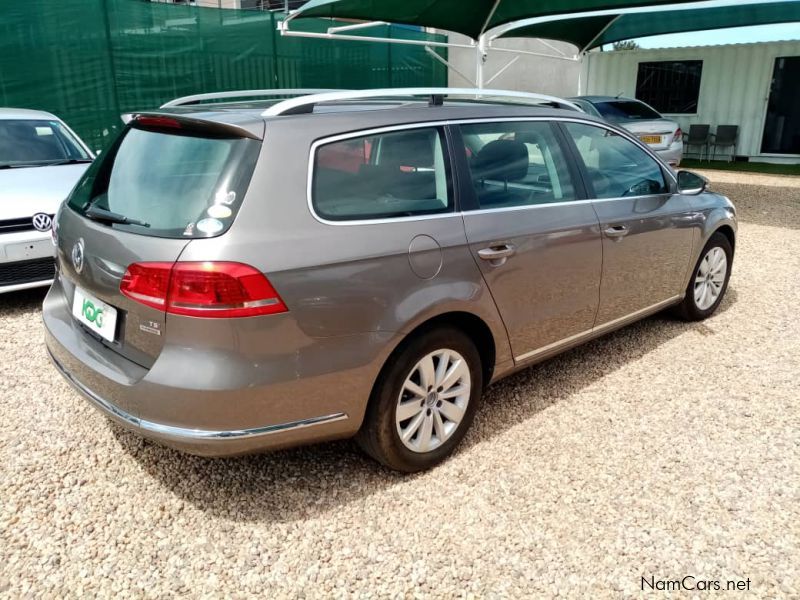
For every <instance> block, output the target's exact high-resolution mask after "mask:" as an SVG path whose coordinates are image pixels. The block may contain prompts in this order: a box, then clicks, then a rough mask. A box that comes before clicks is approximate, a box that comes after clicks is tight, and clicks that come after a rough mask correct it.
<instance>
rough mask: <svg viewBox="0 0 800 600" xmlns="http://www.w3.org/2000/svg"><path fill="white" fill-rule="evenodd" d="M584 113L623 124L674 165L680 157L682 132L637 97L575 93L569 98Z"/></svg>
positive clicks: (681, 155) (678, 163) (678, 126)
mask: <svg viewBox="0 0 800 600" xmlns="http://www.w3.org/2000/svg"><path fill="white" fill-rule="evenodd" d="M570 100H571V101H572V102H574V103H575V104H577V105H578V106H580V107H581V108H582V109H583V111H584V112H585V113H587V114H590V115H594V116H595V117H600V118H601V119H605V120H606V121H608V122H609V123H614V124H615V125H618V126H619V127H624V128H625V129H627V130H628V131H630V132H631V133H632V134H634V135H635V136H636V137H638V138H639V139H640V140H641V141H642V142H644V143H645V144H647V145H648V146H650V148H651V149H652V150H653V151H654V152H655V153H656V154H658V155H659V156H660V157H661V158H662V159H663V160H664V162H666V163H667V164H668V165H669V166H670V167H673V168H676V167H678V165H680V164H681V159H682V158H683V132H682V131H681V127H680V125H678V123H677V122H675V121H673V120H672V119H667V118H665V117H662V116H661V115H660V114H659V113H658V112H657V111H656V110H655V109H654V108H652V107H651V106H648V105H647V104H645V103H644V102H642V101H641V100H634V99H633V98H623V97H621V96H616V97H614V96H578V97H576V98H570Z"/></svg>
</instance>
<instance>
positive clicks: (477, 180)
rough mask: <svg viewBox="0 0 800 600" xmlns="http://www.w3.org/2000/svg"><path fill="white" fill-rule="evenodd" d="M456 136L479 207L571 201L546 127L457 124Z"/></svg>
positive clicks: (560, 159)
mask: <svg viewBox="0 0 800 600" xmlns="http://www.w3.org/2000/svg"><path fill="white" fill-rule="evenodd" d="M461 135H462V137H463V139H464V145H465V151H466V153H467V159H468V162H469V168H470V173H471V174H472V185H473V187H474V189H475V195H476V197H477V200H478V206H479V207H480V208H482V209H486V208H508V207H514V206H529V205H535V204H551V203H554V202H567V201H570V200H575V199H576V198H577V197H576V195H575V188H574V187H573V185H572V180H571V178H570V175H569V170H568V168H567V163H566V160H565V159H564V153H563V152H562V150H561V146H560V144H559V143H558V139H557V138H556V135H555V133H554V131H553V128H552V126H551V125H550V123H547V122H543V121H542V122H539V121H523V122H518V123H515V122H510V123H507V122H501V123H479V124H475V125H462V126H461Z"/></svg>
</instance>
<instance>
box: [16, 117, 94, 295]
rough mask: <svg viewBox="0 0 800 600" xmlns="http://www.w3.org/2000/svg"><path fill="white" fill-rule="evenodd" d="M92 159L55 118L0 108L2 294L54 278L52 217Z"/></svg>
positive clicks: (40, 283) (85, 149)
mask: <svg viewBox="0 0 800 600" xmlns="http://www.w3.org/2000/svg"><path fill="white" fill-rule="evenodd" d="M93 159H94V156H93V154H92V152H91V151H90V150H89V148H87V146H86V144H84V143H83V142H82V141H81V139H80V138H79V137H78V136H77V135H75V132H73V131H72V130H71V129H70V128H69V127H67V125H66V124H65V123H64V122H63V121H61V120H60V119H59V118H58V117H56V116H54V115H51V114H50V113H47V112H42V111H38V110H26V109H17V108H0V293H3V292H11V291H14V290H22V289H27V288H32V287H38V286H47V285H50V283H51V282H52V281H53V275H54V273H55V264H54V261H53V254H54V252H53V244H52V240H51V231H50V230H51V227H52V223H53V215H55V213H56V211H57V210H58V207H59V205H60V204H61V202H62V201H63V200H64V199H65V198H66V197H67V196H68V195H69V193H70V191H71V190H72V188H73V187H75V184H76V183H77V182H78V179H80V177H81V175H83V172H84V171H86V169H87V168H88V166H89V163H91V162H92V160H93Z"/></svg>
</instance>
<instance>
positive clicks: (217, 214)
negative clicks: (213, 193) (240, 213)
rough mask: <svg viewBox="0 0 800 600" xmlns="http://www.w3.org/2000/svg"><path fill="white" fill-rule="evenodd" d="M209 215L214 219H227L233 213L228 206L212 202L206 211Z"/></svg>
mask: <svg viewBox="0 0 800 600" xmlns="http://www.w3.org/2000/svg"><path fill="white" fill-rule="evenodd" d="M206 212H207V213H208V216H209V217H214V218H215V219H227V218H228V217H230V216H231V215H232V214H233V211H231V209H230V208H228V207H227V206H225V205H224V204H214V205H212V206H209V207H208V210H207V211H206Z"/></svg>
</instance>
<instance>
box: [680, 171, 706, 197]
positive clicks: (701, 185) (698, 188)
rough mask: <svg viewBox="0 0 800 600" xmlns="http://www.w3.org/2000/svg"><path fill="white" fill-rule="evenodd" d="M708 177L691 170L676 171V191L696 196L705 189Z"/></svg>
mask: <svg viewBox="0 0 800 600" xmlns="http://www.w3.org/2000/svg"><path fill="white" fill-rule="evenodd" d="M707 186H708V179H706V178H705V177H703V176H702V175H698V174H697V173H692V172H691V171H678V193H679V194H686V195H687V196H697V195H698V194H702V193H703V192H705V191H706V187H707Z"/></svg>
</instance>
